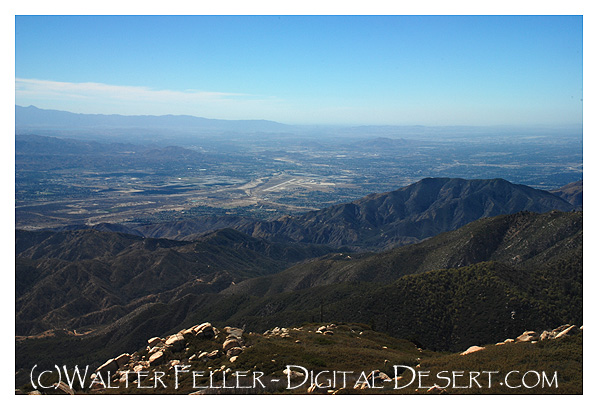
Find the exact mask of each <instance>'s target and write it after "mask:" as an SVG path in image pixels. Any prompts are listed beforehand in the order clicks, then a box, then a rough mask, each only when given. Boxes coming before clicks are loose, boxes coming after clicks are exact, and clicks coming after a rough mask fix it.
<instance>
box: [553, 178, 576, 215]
mask: <svg viewBox="0 0 599 411" xmlns="http://www.w3.org/2000/svg"><path fill="white" fill-rule="evenodd" d="M550 192H551V193H552V194H555V195H556V196H558V197H561V198H563V199H564V200H566V201H567V202H569V203H570V204H572V205H573V206H574V207H576V209H577V210H582V180H580V181H575V182H573V183H570V184H566V185H565V186H563V187H561V188H558V189H557V190H551V191H550Z"/></svg>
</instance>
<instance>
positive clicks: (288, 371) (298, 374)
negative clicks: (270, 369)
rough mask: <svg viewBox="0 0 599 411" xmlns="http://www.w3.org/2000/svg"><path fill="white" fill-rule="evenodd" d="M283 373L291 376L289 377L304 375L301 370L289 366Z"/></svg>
mask: <svg viewBox="0 0 599 411" xmlns="http://www.w3.org/2000/svg"><path fill="white" fill-rule="evenodd" d="M283 374H285V375H287V376H289V378H301V377H303V376H304V374H303V373H301V372H299V371H293V370H290V369H289V368H285V369H284V370H283Z"/></svg>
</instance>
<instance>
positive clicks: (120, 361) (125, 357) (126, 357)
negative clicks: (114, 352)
mask: <svg viewBox="0 0 599 411" xmlns="http://www.w3.org/2000/svg"><path fill="white" fill-rule="evenodd" d="M114 360H115V361H116V363H117V365H118V367H119V368H121V367H122V366H124V365H125V364H127V363H128V362H129V361H130V360H131V354H121V355H119V356H118V357H116V358H115V359H114Z"/></svg>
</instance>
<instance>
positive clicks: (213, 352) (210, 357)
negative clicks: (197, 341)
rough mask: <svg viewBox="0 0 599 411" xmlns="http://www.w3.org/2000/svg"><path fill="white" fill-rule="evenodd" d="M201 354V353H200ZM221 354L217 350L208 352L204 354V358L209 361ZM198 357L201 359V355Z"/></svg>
mask: <svg viewBox="0 0 599 411" xmlns="http://www.w3.org/2000/svg"><path fill="white" fill-rule="evenodd" d="M202 354H203V353H202ZM220 355H221V352H220V351H219V350H214V351H212V352H209V353H207V354H206V358H208V359H209V360H213V359H215V358H218V357H220ZM200 357H202V355H201V354H200Z"/></svg>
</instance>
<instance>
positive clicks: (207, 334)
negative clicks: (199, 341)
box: [192, 323, 216, 338]
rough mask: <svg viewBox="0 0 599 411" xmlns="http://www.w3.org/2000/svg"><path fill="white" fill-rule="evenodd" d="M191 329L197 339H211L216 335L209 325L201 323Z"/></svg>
mask: <svg viewBox="0 0 599 411" xmlns="http://www.w3.org/2000/svg"><path fill="white" fill-rule="evenodd" d="M192 329H193V331H194V332H195V334H196V336H198V337H204V338H212V337H214V336H215V335H216V331H215V330H214V327H212V324H210V323H202V324H200V325H196V326H195V327H192Z"/></svg>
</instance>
